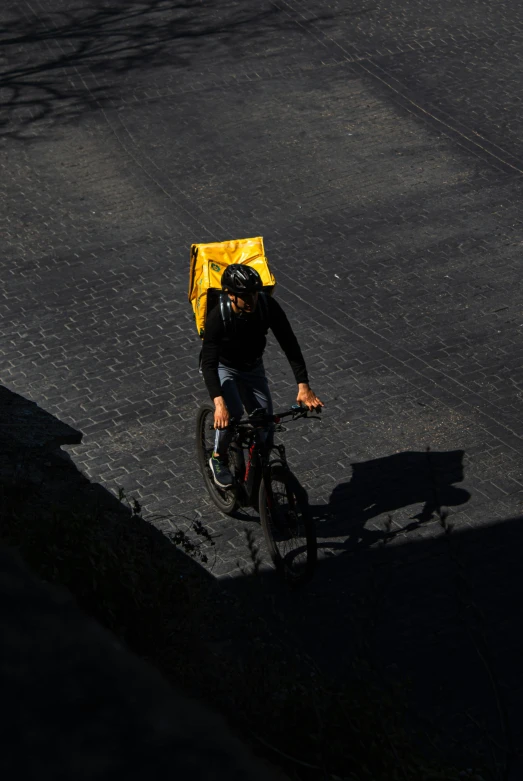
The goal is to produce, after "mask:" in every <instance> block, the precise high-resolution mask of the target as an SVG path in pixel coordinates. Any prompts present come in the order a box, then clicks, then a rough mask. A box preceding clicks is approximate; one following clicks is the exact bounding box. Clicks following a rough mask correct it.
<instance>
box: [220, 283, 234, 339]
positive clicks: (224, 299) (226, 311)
mask: <svg viewBox="0 0 523 781" xmlns="http://www.w3.org/2000/svg"><path fill="white" fill-rule="evenodd" d="M220 313H221V316H222V322H223V325H224V326H225V333H229V334H230V333H231V331H232V328H233V324H234V315H233V311H232V304H231V299H230V298H229V296H228V295H227V293H224V291H223V290H222V291H221V292H220Z"/></svg>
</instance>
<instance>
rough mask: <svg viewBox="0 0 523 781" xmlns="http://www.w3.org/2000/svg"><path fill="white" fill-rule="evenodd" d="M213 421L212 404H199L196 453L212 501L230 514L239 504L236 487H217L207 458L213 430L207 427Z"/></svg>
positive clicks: (232, 469) (212, 438)
mask: <svg viewBox="0 0 523 781" xmlns="http://www.w3.org/2000/svg"><path fill="white" fill-rule="evenodd" d="M213 421H214V405H213V404H211V403H210V402H205V403H204V404H202V405H201V407H200V409H199V410H198V415H197V416H196V452H197V454H198V463H199V465H200V472H201V473H202V476H203V480H204V482H205V487H206V488H207V492H208V494H209V496H210V497H211V499H212V501H213V502H214V504H215V505H216V507H217V508H218V509H219V510H221V512H222V513H225V514H226V515H231V513H233V512H234V511H235V510H236V509H237V507H238V504H239V502H238V496H237V493H236V489H235V488H234V486H233V487H232V488H229V489H227V490H224V489H221V488H218V486H217V485H216V483H215V482H214V479H213V476H212V472H211V467H210V466H209V459H210V457H211V455H212V451H213V449H214V431H211V429H210V428H209V427H210V426H211V425H212V422H213ZM230 455H231V454H230ZM230 466H231V472H232V474H235V464H231V465H230Z"/></svg>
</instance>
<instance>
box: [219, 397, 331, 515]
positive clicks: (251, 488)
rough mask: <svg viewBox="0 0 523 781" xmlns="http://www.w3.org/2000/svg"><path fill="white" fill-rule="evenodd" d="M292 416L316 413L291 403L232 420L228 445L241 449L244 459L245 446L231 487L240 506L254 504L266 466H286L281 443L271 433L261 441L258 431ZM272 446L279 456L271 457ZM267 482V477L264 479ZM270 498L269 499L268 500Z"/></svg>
mask: <svg viewBox="0 0 523 781" xmlns="http://www.w3.org/2000/svg"><path fill="white" fill-rule="evenodd" d="M285 417H292V419H293V420H296V419H297V418H301V417H305V418H310V417H317V416H312V415H310V414H308V410H307V409H306V408H305V409H304V408H303V407H300V406H299V405H295V406H294V407H292V408H291V409H290V410H286V411H285V412H282V413H279V414H276V415H267V413H266V412H265V411H264V410H254V412H252V413H251V415H250V416H249V417H248V418H246V419H243V420H240V421H238V422H237V423H236V429H237V431H236V433H235V435H234V437H233V440H232V442H231V447H234V446H236V448H238V449H239V450H240V451H241V454H242V460H243V461H244V453H243V451H244V447H245V446H247V448H248V454H249V455H248V460H247V462H246V463H245V469H244V470H243V469H241V470H240V471H241V474H240V477H242V479H241V480H238V477H237V476H236V485H235V490H236V491H237V496H238V499H239V501H240V503H241V504H242V505H243V506H254V505H255V504H256V500H257V496H258V490H259V487H260V482H261V479H262V477H263V474H264V472H265V470H266V469H269V468H271V467H273V466H275V465H278V466H280V467H282V468H283V469H285V470H286V469H288V468H289V466H288V464H287V456H286V454H285V445H282V444H277V445H275V444H274V442H273V441H272V433H271V434H269V437H270V439H269V441H268V442H262V441H261V439H260V433H261V431H262V430H264V429H265V430H266V426H267V424H268V423H275V424H276V425H278V424H280V422H281V420H282V418H285ZM274 450H276V451H277V452H278V455H279V457H276V458H271V453H272V451H274ZM266 483H267V485H270V480H267V481H266ZM269 501H270V500H269Z"/></svg>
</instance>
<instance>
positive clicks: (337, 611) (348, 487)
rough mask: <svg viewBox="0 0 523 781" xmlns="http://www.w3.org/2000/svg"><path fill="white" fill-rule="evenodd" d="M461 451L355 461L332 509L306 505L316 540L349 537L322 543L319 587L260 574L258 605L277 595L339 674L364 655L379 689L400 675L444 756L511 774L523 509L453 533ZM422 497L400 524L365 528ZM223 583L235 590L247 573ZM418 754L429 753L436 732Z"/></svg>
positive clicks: (516, 723)
mask: <svg viewBox="0 0 523 781" xmlns="http://www.w3.org/2000/svg"><path fill="white" fill-rule="evenodd" d="M463 456H464V451H462V450H456V451H449V452H431V451H427V452H405V453H399V454H394V455H391V456H389V457H387V458H382V459H376V460H373V461H369V462H365V463H358V464H353V465H352V466H353V470H354V472H353V478H352V480H351V481H350V483H346V484H342V485H339V486H336V488H335V489H334V491H333V493H332V495H331V499H330V502H329V504H328V505H324V506H321V505H320V506H318V505H316V506H312V510H313V513H314V516H315V518H316V520H317V521H318V522H319V525H318V533H319V535H321V537H322V538H328V537H329V536H331V535H332V536H333V537H336V538H338V537H342V538H343V537H344V536H346V539H345V540H344V541H343V542H339V543H338V542H328V543H325V544H324V545H325V547H327V548H328V549H330V550H332V549H336V548H339V549H340V552H339V553H338V555H336V556H334V557H332V554H331V557H330V558H323V560H320V562H319V565H318V570H317V573H316V575H315V578H314V580H313V582H312V583H310V584H309V585H308V586H307V587H305V588H303V589H301V590H300V591H298V592H295V593H292V592H285V591H284V590H283V589H281V587H279V586H278V584H277V582H276V580H275V579H274V577H273V575H272V574H267V573H262V574H261V575H260V580H261V583H260V588H259V591H258V594H257V602H256V609H257V610H259V611H260V612H263V611H264V610H267V609H268V606H269V605H270V604H272V603H274V602H276V603H277V604H278V610H279V613H280V615H281V616H282V617H284V618H285V621H286V624H287V626H288V628H289V629H290V630H291V631H293V632H295V633H296V636H297V637H299V638H301V642H302V644H303V647H304V648H305V649H306V650H307V652H308V653H309V654H310V655H311V656H312V657H313V658H314V659H315V660H316V661H317V662H318V663H319V664H320V666H321V667H322V669H323V670H325V671H328V672H329V673H330V674H333V675H335V676H336V677H337V679H338V680H340V681H342V680H347V678H350V677H351V676H352V675H353V674H354V665H355V664H357V663H358V659H359V658H363V659H365V660H366V661H367V663H368V664H369V665H370V667H371V668H372V669H373V670H374V671H375V672H376V674H377V675H378V676H379V677H381V679H382V680H383V681H384V685H385V682H386V681H388V680H390V679H391V678H392V679H394V680H399V681H401V682H402V683H403V684H404V685H405V687H406V691H408V692H409V695H408V696H409V701H410V703H411V706H412V710H411V713H410V718H411V720H412V726H413V728H414V729H421V730H422V731H423V730H424V729H425V728H427V729H428V730H429V732H432V733H433V734H438V735H439V736H440V738H441V740H442V746H443V747H444V748H445V751H446V752H447V758H448V760H449V762H451V761H455V762H457V763H458V764H459V762H460V761H466V757H467V755H468V754H469V753H470V752H478V754H479V755H482V756H483V757H484V760H485V762H486V763H487V764H488V765H490V766H491V767H493V766H494V765H495V764H497V763H501V764H503V763H505V762H507V763H508V765H509V766H510V768H511V775H510V778H514V779H516V778H518V772H520V771H519V770H517V768H518V767H520V764H519V763H521V761H522V758H523V743H522V741H521V739H520V736H521V734H523V733H522V730H523V718H522V715H521V698H522V696H523V692H521V691H520V690H519V689H518V682H519V678H520V670H519V667H520V659H521V657H522V655H523V621H522V617H521V610H520V607H519V606H520V604H521V603H522V600H523V581H522V579H521V576H520V550H521V546H522V544H523V523H522V521H523V517H518V518H511V519H506V520H500V521H498V522H496V523H495V524H487V519H486V523H485V526H484V527H482V528H474V529H469V530H463V528H461V529H460V531H455V530H454V526H453V514H452V513H453V508H459V506H460V505H462V504H464V503H465V502H467V501H468V499H469V497H470V495H469V493H468V492H467V491H466V490H464V489H463V488H460V487H459V486H457V485H455V483H459V482H460V481H461V480H463V477H464V473H463ZM420 503H422V504H423V508H422V510H421V512H419V513H417V514H416V515H415V516H413V519H412V523H409V524H407V525H406V526H404V527H402V528H394V527H393V526H392V524H387V525H386V527H385V528H384V529H383V530H378V529H376V528H374V529H373V528H370V529H367V528H366V527H365V524H366V523H368V522H369V521H372V519H373V518H374V517H376V516H378V515H381V514H383V513H387V512H391V513H392V512H394V511H396V510H399V509H402V508H404V507H408V506H410V505H412V504H420ZM429 522H431V529H430V531H429V535H430V536H427V537H426V539H424V540H420V539H419V537H418V538H417V539H416V541H415V542H414V541H413V542H409V536H408V534H409V532H412V531H414V530H415V529H419V528H420V527H421V526H422V525H424V524H427V523H429ZM438 529H439V531H438ZM400 536H401V539H398V540H397V541H395V542H394V543H393V540H394V539H395V538H396V537H400ZM228 587H229V588H230V589H231V590H232V591H233V593H235V594H238V593H240V592H241V590H242V583H241V580H239V579H238V580H234V581H229V583H228ZM422 743H423V739H422ZM423 750H424V751H425V752H427V753H430V752H431V745H430V741H429V742H428V743H424V744H423Z"/></svg>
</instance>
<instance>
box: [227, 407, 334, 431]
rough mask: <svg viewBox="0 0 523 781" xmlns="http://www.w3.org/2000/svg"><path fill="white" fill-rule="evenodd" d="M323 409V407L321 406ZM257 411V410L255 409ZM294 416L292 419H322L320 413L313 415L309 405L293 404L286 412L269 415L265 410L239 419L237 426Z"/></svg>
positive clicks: (264, 423) (278, 421) (255, 424)
mask: <svg viewBox="0 0 523 781" xmlns="http://www.w3.org/2000/svg"><path fill="white" fill-rule="evenodd" d="M320 411H321V407H320ZM255 412H256V411H255ZM289 417H290V418H292V420H298V419H299V418H307V419H308V420H321V417H320V416H319V415H312V414H311V410H309V409H308V407H302V406H300V405H299V404H293V405H292V407H291V408H290V409H288V410H285V411H284V412H276V413H274V415H268V414H267V413H266V412H265V411H264V410H263V411H260V412H259V413H257V414H255V413H252V415H251V416H249V417H246V418H242V419H241V420H238V421H237V422H236V424H235V425H237V426H253V427H257V426H266V425H267V423H280V421H281V420H282V419H283V418H289Z"/></svg>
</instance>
